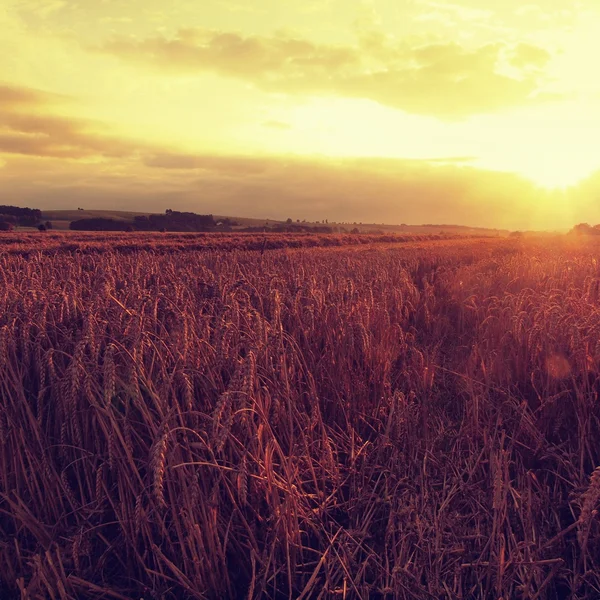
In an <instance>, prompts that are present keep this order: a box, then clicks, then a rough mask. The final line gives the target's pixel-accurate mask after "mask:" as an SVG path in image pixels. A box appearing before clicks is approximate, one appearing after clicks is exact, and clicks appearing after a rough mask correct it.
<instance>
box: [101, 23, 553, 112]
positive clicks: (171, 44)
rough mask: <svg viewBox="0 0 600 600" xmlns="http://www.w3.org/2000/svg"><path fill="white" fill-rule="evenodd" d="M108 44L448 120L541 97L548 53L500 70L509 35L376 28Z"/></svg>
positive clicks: (519, 51) (163, 66)
mask: <svg viewBox="0 0 600 600" xmlns="http://www.w3.org/2000/svg"><path fill="white" fill-rule="evenodd" d="M101 50H102V51H104V52H108V53H111V54H114V55H117V56H119V57H121V58H122V59H124V60H128V61H134V62H136V63H141V64H144V65H148V66H151V67H154V68H157V69H160V70H161V71H163V72H165V73H172V74H180V73H194V72H202V71H211V72H215V73H217V74H220V75H223V76H227V77H234V78H239V79H244V80H247V81H250V82H251V83H253V84H254V85H256V86H257V87H260V88H261V89H264V90H267V91H275V92H284V93H289V94H308V95H334V96H345V97H353V98H366V99H370V100H374V101H376V102H379V103H381V104H384V105H387V106H391V107H394V108H398V109H401V110H404V111H407V112H410V113H414V114H421V115H434V116H437V117H439V118H443V119H456V118H463V117H466V116H468V115H472V114H478V113H489V112H493V111H496V110H498V109H501V108H505V107H513V106H521V105H526V104H530V103H532V102H540V101H541V100H542V99H543V98H542V96H540V95H537V94H536V92H537V90H538V87H539V74H538V73H531V72H530V70H529V69H528V68H527V67H529V66H531V65H535V66H537V67H540V68H541V67H543V66H544V64H545V62H547V60H548V58H549V55H548V52H547V51H546V50H544V49H543V48H539V47H537V46H532V45H530V44H527V45H525V44H521V45H519V46H517V48H516V50H515V51H514V58H513V67H515V68H517V69H519V70H520V73H519V74H518V76H516V77H510V76H508V75H506V74H503V73H500V72H499V71H498V70H497V65H498V63H499V61H500V60H501V58H502V55H503V53H505V52H506V51H507V50H511V47H509V46H507V45H506V44H500V43H497V44H488V45H484V46H480V47H478V48H466V47H463V46H461V45H460V44H457V43H452V42H444V43H435V44H425V45H411V44H409V43H406V42H402V43H392V42H390V41H389V40H388V39H387V38H385V37H384V36H382V35H378V34H377V32H374V33H371V34H369V35H367V34H365V35H364V36H363V37H362V38H361V39H360V40H359V42H358V43H357V44H356V45H347V46H335V45H327V44H318V43H315V42H312V41H309V40H307V39H301V38H297V37H289V36H286V35H283V34H280V35H272V36H257V35H242V34H239V33H233V32H223V31H215V30H208V29H180V30H179V31H178V33H177V34H176V35H175V36H174V37H172V38H167V37H164V36H155V37H149V38H145V39H141V40H132V39H129V38H118V37H117V38H114V39H113V40H112V41H110V42H108V43H106V44H105V45H104V46H103V47H102V48H101Z"/></svg>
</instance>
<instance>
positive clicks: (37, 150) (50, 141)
mask: <svg viewBox="0 0 600 600" xmlns="http://www.w3.org/2000/svg"><path fill="white" fill-rule="evenodd" d="M57 98H58V97H57V96H54V95H52V94H47V93H45V92H42V91H39V90H32V89H28V88H22V87H16V86H8V85H3V86H0V106H1V107H2V111H0V153H6V154H17V155H18V154H21V155H28V156H39V157H56V158H67V159H81V158H89V157H95V156H104V157H124V156H130V155H133V154H135V152H136V151H137V150H138V149H139V148H140V147H143V145H140V144H137V143H135V142H133V141H130V140H126V139H122V138H119V137H117V136H114V135H111V134H110V132H109V131H108V130H107V127H106V126H105V125H103V124H101V123H97V122H94V121H90V120H85V119H75V118H66V117H62V116H56V115H53V114H51V113H50V112H49V106H50V105H51V104H53V103H55V102H56V101H57Z"/></svg>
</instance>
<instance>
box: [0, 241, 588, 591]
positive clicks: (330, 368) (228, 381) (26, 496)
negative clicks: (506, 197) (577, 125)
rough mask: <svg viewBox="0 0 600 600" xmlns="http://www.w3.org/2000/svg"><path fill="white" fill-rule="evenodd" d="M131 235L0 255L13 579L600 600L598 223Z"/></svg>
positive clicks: (2, 468)
mask: <svg viewBox="0 0 600 600" xmlns="http://www.w3.org/2000/svg"><path fill="white" fill-rule="evenodd" d="M11 235H12V236H13V238H11V237H10V236H11ZM22 237H23V236H22ZM115 238H119V239H122V240H124V241H123V243H122V247H119V246H118V244H116V242H115V243H112V242H108V241H107V242H104V243H102V242H101V241H100V240H95V241H94V244H96V245H98V246H102V251H101V252H100V251H97V248H95V247H94V248H95V251H86V248H85V247H83V248H81V247H78V248H69V247H64V244H63V247H62V248H61V251H55V250H56V248H55V246H52V244H51V243H50V242H40V236H34V235H32V236H30V237H28V236H24V237H23V239H21V241H19V242H18V244H16V246H15V247H13V248H12V250H11V251H8V250H5V251H4V252H2V253H0V598H2V599H3V600H4V598H21V599H22V600H29V599H31V600H33V599H38V598H52V599H60V600H65V599H73V598H98V599H99V598H116V599H129V598H144V599H148V600H149V599H154V598H165V599H176V598H189V599H201V598H240V599H242V598H248V599H253V598H274V599H279V598H302V599H307V598H339V599H350V598H381V599H392V598H394V599H396V598H398V599H410V598H419V599H421V598H423V599H433V598H435V599H447V600H450V599H468V598H493V599H495V600H499V599H501V598H502V599H504V600H506V599H508V598H523V599H528V600H536V599H539V600H542V599H559V598H572V599H583V598H586V599H587V598H589V599H592V598H598V597H600V531H599V524H598V516H597V509H598V507H599V504H600V421H599V418H600V404H599V401H598V390H599V388H600V380H599V376H600V304H599V300H600V269H599V266H598V261H599V260H600V244H599V243H597V242H593V241H590V242H585V241H573V240H567V239H566V238H556V239H554V238H552V239H547V240H543V239H532V240H521V239H488V240H484V239H481V240H476V239H471V240H412V241H409V242H408V243H401V244H398V243H379V244H374V243H371V242H372V241H371V242H369V240H367V242H369V243H364V244H354V245H353V246H348V245H344V244H343V243H340V245H339V247H332V248H319V247H315V248H308V247H307V248H297V249H291V248H286V247H285V246H286V244H285V243H283V242H282V243H281V244H271V245H269V246H268V247H267V246H266V245H265V244H263V245H259V246H258V247H255V249H254V250H252V249H241V250H240V249H238V248H237V247H235V245H234V246H232V247H229V248H226V247H223V248H221V247H219V248H215V247H213V248H210V247H209V248H208V249H204V250H201V249H199V248H196V247H193V248H188V250H189V251H187V252H182V251H181V250H182V245H183V246H185V244H186V242H185V240H184V241H178V242H177V243H176V244H173V246H172V247H169V245H168V243H166V242H156V244H158V245H159V246H160V249H159V250H160V251H157V248H156V246H153V245H152V243H150V242H152V240H150V241H149V242H148V244H146V245H140V246H139V247H137V248H136V247H135V245H134V246H132V242H131V239H132V238H131V236H128V235H127V234H125V235H123V236H121V237H119V236H115ZM9 239H14V235H13V234H6V235H5V236H4V237H3V238H2V244H8V242H6V240H9ZM162 239H164V238H160V236H158V235H157V236H156V240H162ZM116 241H117V242H118V240H116ZM193 243H194V244H197V243H198V241H197V240H196V241H193ZM44 244H47V247H45V246H44ZM278 245H279V246H282V247H281V248H277V246H278ZM0 247H4V246H0Z"/></svg>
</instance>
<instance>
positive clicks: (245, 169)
mask: <svg viewBox="0 0 600 600" xmlns="http://www.w3.org/2000/svg"><path fill="white" fill-rule="evenodd" d="M144 164H145V165H146V166H148V167H156V168H160V169H183V170H190V169H194V170H196V169H197V170H203V171H212V172H214V173H221V174H232V175H236V176H238V177H243V176H245V175H251V174H256V173H261V172H263V171H265V170H266V169H267V166H268V165H267V163H266V162H265V160H264V159H260V158H252V157H251V158H248V157H244V156H241V157H238V156H218V155H204V156H199V155H191V154H173V153H168V152H162V153H159V154H154V155H150V156H147V157H146V158H145V159H144Z"/></svg>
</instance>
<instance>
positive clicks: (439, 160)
mask: <svg viewBox="0 0 600 600" xmlns="http://www.w3.org/2000/svg"><path fill="white" fill-rule="evenodd" d="M0 31H2V35H1V36H0V190H1V191H0V194H1V196H2V197H1V198H0V203H1V204H15V205H20V206H31V207H35V208H41V209H49V208H54V209H61V208H64V209H68V208H76V207H83V208H87V209H120V210H139V211H157V212H162V211H164V210H165V209H166V208H171V209H174V210H191V211H194V212H199V213H213V214H218V215H232V216H246V217H259V218H281V219H285V218H287V217H291V218H293V219H307V220H322V219H328V220H329V221H349V222H354V221H360V222H365V223H366V222H374V223H390V224H393V223H411V224H418V223H439V224H450V223H456V224H466V225H475V226H485V227H501V228H509V229H544V228H546V229H564V228H567V227H570V226H572V225H574V224H575V223H578V222H582V221H583V222H590V223H592V224H595V223H600V143H599V142H598V140H599V139H600V79H598V78H597V77H596V76H595V73H596V69H595V65H594V60H595V57H597V56H600V4H599V3H598V2H597V1H596V0H580V1H575V0H544V1H543V3H542V2H541V1H540V2H539V3H536V2H532V3H527V1H526V0H525V1H523V0H456V1H452V2H445V1H443V0H171V1H170V2H169V3H166V2H163V1H159V0H144V1H142V0H0Z"/></svg>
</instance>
